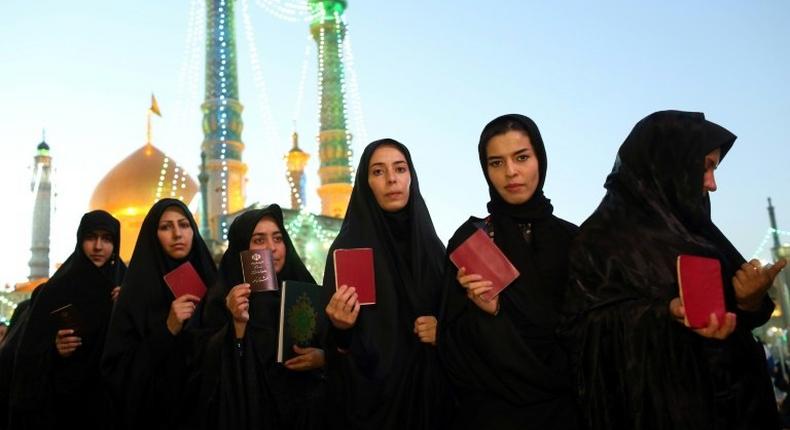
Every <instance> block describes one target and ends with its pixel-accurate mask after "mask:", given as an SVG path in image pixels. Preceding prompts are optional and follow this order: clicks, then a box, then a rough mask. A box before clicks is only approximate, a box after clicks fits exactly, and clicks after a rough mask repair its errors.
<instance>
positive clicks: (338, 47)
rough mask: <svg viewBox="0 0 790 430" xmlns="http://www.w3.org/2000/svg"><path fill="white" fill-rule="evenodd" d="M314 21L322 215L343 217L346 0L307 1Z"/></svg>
mask: <svg viewBox="0 0 790 430" xmlns="http://www.w3.org/2000/svg"><path fill="white" fill-rule="evenodd" d="M309 5H310V9H311V12H312V15H313V21H312V22H311V23H310V32H311V34H312V35H313V39H315V41H316V43H317V44H318V88H319V94H320V97H321V124H320V131H319V134H318V152H319V156H320V158H321V167H320V168H319V169H318V176H319V177H320V178H321V186H320V187H319V188H318V195H319V196H320V197H321V214H322V215H327V216H331V217H336V218H342V217H343V216H345V213H346V208H347V207H348V199H349V197H350V196H351V181H352V178H351V167H350V166H349V160H350V158H351V134H350V133H349V132H348V129H347V127H346V103H345V92H344V89H343V84H344V81H345V76H344V75H345V73H344V70H343V67H344V66H343V39H344V38H345V34H346V27H345V24H343V20H342V16H343V12H344V11H345V10H346V5H347V2H346V0H309Z"/></svg>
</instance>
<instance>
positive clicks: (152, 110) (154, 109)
mask: <svg viewBox="0 0 790 430" xmlns="http://www.w3.org/2000/svg"><path fill="white" fill-rule="evenodd" d="M146 115H147V119H148V127H147V128H146V134H145V136H146V137H145V143H146V144H148V145H153V144H154V142H153V138H152V131H151V117H152V115H156V116H158V117H160V118H161V117H162V112H161V111H160V110H159V103H157V102H156V97H155V96H154V93H151V107H149V108H148V112H146Z"/></svg>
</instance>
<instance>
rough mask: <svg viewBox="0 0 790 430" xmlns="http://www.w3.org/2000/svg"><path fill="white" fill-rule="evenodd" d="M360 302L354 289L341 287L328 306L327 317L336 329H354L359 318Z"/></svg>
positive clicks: (345, 286)
mask: <svg viewBox="0 0 790 430" xmlns="http://www.w3.org/2000/svg"><path fill="white" fill-rule="evenodd" d="M359 308H360V306H359V300H358V297H357V291H356V290H355V289H354V287H349V286H347V285H341V286H340V288H338V289H337V291H335V294H332V298H331V299H329V304H327V305H326V315H327V316H328V317H329V321H331V322H332V325H333V326H335V328H338V329H340V330H348V329H350V328H351V327H354V324H356V322H357V316H359Z"/></svg>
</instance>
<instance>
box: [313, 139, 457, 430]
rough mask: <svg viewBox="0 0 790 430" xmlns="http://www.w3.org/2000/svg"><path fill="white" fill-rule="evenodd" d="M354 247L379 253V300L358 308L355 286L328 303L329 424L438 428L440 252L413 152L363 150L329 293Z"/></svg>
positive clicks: (392, 146)
mask: <svg viewBox="0 0 790 430" xmlns="http://www.w3.org/2000/svg"><path fill="white" fill-rule="evenodd" d="M348 248H372V249H373V259H374V269H375V282H376V304H374V305H365V306H362V307H360V304H359V301H358V300H357V293H356V291H355V289H354V286H353V285H342V286H339V289H338V290H337V291H336V292H335V294H334V295H333V296H332V298H331V300H330V302H329V304H328V305H327V315H328V316H329V319H330V321H331V330H330V336H329V337H328V339H329V341H328V345H327V350H326V353H327V374H328V381H327V384H328V387H329V390H330V394H329V399H330V405H331V407H330V410H329V412H328V414H329V418H328V419H329V421H330V422H331V424H332V425H333V427H335V428H342V429H377V430H384V429H406V428H408V429H435V428H442V427H441V426H442V424H443V419H445V418H446V415H447V412H446V410H445V408H444V406H443V405H445V404H446V403H447V392H446V390H445V384H444V383H443V381H444V379H443V378H444V377H443V375H442V371H441V368H440V366H439V362H438V359H437V356H436V349H435V346H434V344H435V339H436V317H435V315H436V314H437V308H438V301H439V295H440V288H441V281H442V267H443V264H444V246H442V243H441V242H440V241H439V238H438V237H437V236H436V231H435V230H434V228H433V223H432V222H431V217H430V215H429V214H428V208H427V207H426V206H425V202H424V201H423V199H422V196H421V195H420V187H419V184H418V182H417V173H416V172H415V171H414V165H413V164H412V161H411V156H410V154H409V151H408V149H406V147H405V146H403V145H402V144H400V143H399V142H397V141H395V140H392V139H382V140H378V141H375V142H373V143H371V144H369V145H368V146H367V147H366V148H365V151H364V152H363V153H362V157H361V159H360V161H359V167H358V169H357V175H356V180H355V182H354V189H353V190H352V192H351V198H350V201H349V205H348V210H347V212H346V217H345V219H344V220H343V226H342V228H341V229H340V233H339V234H338V236H337V238H336V239H335V241H334V243H333V244H332V247H331V248H330V249H329V254H328V258H327V264H326V271H325V272H324V287H325V288H332V289H334V288H335V271H334V259H333V258H332V255H333V252H334V250H336V249H348Z"/></svg>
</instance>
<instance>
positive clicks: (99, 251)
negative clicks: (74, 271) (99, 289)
mask: <svg viewBox="0 0 790 430" xmlns="http://www.w3.org/2000/svg"><path fill="white" fill-rule="evenodd" d="M114 248H115V245H113V242H112V234H111V233H110V232H109V231H107V230H93V231H91V232H89V233H88V234H86V235H85V238H84V239H82V252H84V253H85V256H86V257H88V259H89V260H90V261H91V262H92V263H93V264H95V265H96V267H102V266H104V263H106V262H107V261H108V260H109V259H110V257H112V252H113V250H114Z"/></svg>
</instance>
